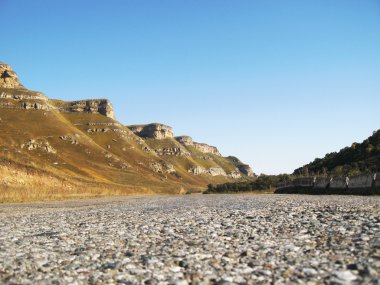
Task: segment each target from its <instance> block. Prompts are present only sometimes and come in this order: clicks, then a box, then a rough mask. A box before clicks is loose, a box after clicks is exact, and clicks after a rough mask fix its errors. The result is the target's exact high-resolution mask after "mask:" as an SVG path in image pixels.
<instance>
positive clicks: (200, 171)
mask: <svg viewBox="0 0 380 285" xmlns="http://www.w3.org/2000/svg"><path fill="white" fill-rule="evenodd" d="M187 172H189V173H191V174H194V175H201V174H204V173H206V168H204V167H202V166H194V167H192V168H190V169H189V170H188V171H187Z"/></svg>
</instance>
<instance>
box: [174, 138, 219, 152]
mask: <svg viewBox="0 0 380 285" xmlns="http://www.w3.org/2000/svg"><path fill="white" fill-rule="evenodd" d="M175 139H176V140H177V141H178V142H179V143H181V144H182V145H184V146H192V147H194V148H196V149H197V150H199V151H200V152H203V153H212V154H215V155H218V156H222V155H221V154H220V152H219V150H218V149H217V148H216V147H215V146H210V145H208V144H205V143H197V142H194V141H193V139H192V138H191V137H189V136H179V137H176V138H175Z"/></svg>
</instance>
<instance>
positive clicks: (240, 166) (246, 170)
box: [226, 156, 255, 177]
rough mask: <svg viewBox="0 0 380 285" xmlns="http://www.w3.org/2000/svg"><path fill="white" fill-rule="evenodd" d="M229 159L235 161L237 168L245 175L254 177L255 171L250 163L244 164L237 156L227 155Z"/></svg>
mask: <svg viewBox="0 0 380 285" xmlns="http://www.w3.org/2000/svg"><path fill="white" fill-rule="evenodd" d="M226 159H227V160H229V161H230V162H231V163H233V164H234V165H235V166H236V168H237V169H238V170H239V171H240V172H241V173H242V174H244V175H245V176H248V177H254V176H255V173H254V172H253V170H252V168H251V167H250V166H249V165H248V164H244V163H243V162H241V161H240V159H238V158H237V157H235V156H228V157H226Z"/></svg>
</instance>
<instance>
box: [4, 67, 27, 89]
mask: <svg viewBox="0 0 380 285" xmlns="http://www.w3.org/2000/svg"><path fill="white" fill-rule="evenodd" d="M0 87H1V88H20V89H24V86H23V85H22V84H21V83H20V81H19V80H18V76H17V73H16V72H14V71H13V70H12V67H11V66H10V65H8V64H6V63H4V62H1V61H0Z"/></svg>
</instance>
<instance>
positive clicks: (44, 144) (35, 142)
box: [21, 139, 57, 153]
mask: <svg viewBox="0 0 380 285" xmlns="http://www.w3.org/2000/svg"><path fill="white" fill-rule="evenodd" d="M21 148H25V149H27V150H38V149H39V150H43V151H45V152H47V153H57V151H56V150H55V149H54V148H53V147H52V146H51V145H50V144H49V142H48V141H45V140H43V139H31V140H29V141H27V142H26V143H24V144H22V145H21Z"/></svg>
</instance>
